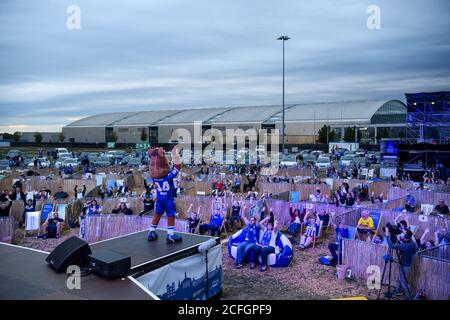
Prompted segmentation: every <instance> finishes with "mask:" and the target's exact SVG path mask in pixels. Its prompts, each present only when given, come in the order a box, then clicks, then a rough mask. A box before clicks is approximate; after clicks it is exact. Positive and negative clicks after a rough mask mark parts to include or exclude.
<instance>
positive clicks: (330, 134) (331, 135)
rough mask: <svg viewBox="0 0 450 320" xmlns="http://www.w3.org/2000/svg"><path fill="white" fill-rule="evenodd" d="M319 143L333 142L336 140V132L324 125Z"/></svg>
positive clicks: (320, 132)
mask: <svg viewBox="0 0 450 320" xmlns="http://www.w3.org/2000/svg"><path fill="white" fill-rule="evenodd" d="M318 134H319V143H327V142H332V141H334V139H335V138H336V132H335V131H334V130H331V128H330V126H327V125H324V126H323V127H322V128H320V129H319V131H318Z"/></svg>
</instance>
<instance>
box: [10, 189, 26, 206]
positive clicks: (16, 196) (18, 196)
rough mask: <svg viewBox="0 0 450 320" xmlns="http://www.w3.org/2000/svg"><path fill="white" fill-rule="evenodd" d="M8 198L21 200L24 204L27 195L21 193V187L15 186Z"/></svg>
mask: <svg viewBox="0 0 450 320" xmlns="http://www.w3.org/2000/svg"><path fill="white" fill-rule="evenodd" d="M9 198H10V199H11V200H13V201H14V200H16V201H17V200H22V201H23V203H24V204H25V203H26V199H27V197H26V195H25V193H23V191H22V188H21V187H16V188H15V190H14V192H13V193H12V194H11V195H10V196H9Z"/></svg>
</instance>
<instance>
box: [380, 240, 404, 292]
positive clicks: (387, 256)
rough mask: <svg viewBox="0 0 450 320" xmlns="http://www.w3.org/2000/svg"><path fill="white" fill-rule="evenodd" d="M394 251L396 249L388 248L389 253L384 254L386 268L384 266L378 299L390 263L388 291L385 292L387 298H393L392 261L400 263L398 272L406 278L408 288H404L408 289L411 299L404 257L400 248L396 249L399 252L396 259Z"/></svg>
mask: <svg viewBox="0 0 450 320" xmlns="http://www.w3.org/2000/svg"><path fill="white" fill-rule="evenodd" d="M393 251H394V249H392V248H389V249H388V253H387V254H385V255H384V256H383V259H384V268H383V274H382V276H381V283H380V290H379V291H378V295H377V300H379V299H380V295H381V290H382V285H383V280H384V275H385V274H386V268H387V266H388V264H389V274H388V291H387V292H385V294H384V296H385V297H386V298H388V299H391V298H392V296H393V294H392V292H391V278H392V262H395V263H398V264H399V271H398V272H399V273H400V277H403V279H404V280H405V284H406V288H404V289H405V290H406V295H407V298H408V300H411V291H410V289H409V285H408V279H407V278H406V273H405V269H404V268H403V263H402V259H401V257H400V255H399V254H398V250H395V252H396V254H397V260H395V259H394V255H393Z"/></svg>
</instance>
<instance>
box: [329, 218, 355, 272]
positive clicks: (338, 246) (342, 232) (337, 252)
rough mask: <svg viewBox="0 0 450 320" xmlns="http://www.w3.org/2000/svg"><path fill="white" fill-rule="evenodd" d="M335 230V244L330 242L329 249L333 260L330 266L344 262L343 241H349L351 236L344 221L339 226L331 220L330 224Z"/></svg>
mask: <svg viewBox="0 0 450 320" xmlns="http://www.w3.org/2000/svg"><path fill="white" fill-rule="evenodd" d="M330 223H331V224H332V225H333V226H334V228H335V230H334V232H335V242H330V244H329V245H328V249H329V250H330V253H331V255H332V256H333V259H331V261H330V265H332V266H335V265H337V264H338V263H339V262H342V239H349V238H350V234H349V232H348V227H347V225H346V224H345V222H344V221H343V220H342V221H341V222H340V223H339V224H338V225H336V223H334V221H332V220H331V222H330Z"/></svg>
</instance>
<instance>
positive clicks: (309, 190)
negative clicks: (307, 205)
mask: <svg viewBox="0 0 450 320" xmlns="http://www.w3.org/2000/svg"><path fill="white" fill-rule="evenodd" d="M317 189H319V190H320V192H321V193H322V195H323V196H326V195H328V196H330V195H331V189H330V187H329V186H328V185H327V184H324V183H321V184H306V183H296V184H294V185H293V190H292V191H299V192H300V200H303V201H304V200H309V197H310V195H312V194H314V192H315V191H316V190H317Z"/></svg>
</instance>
